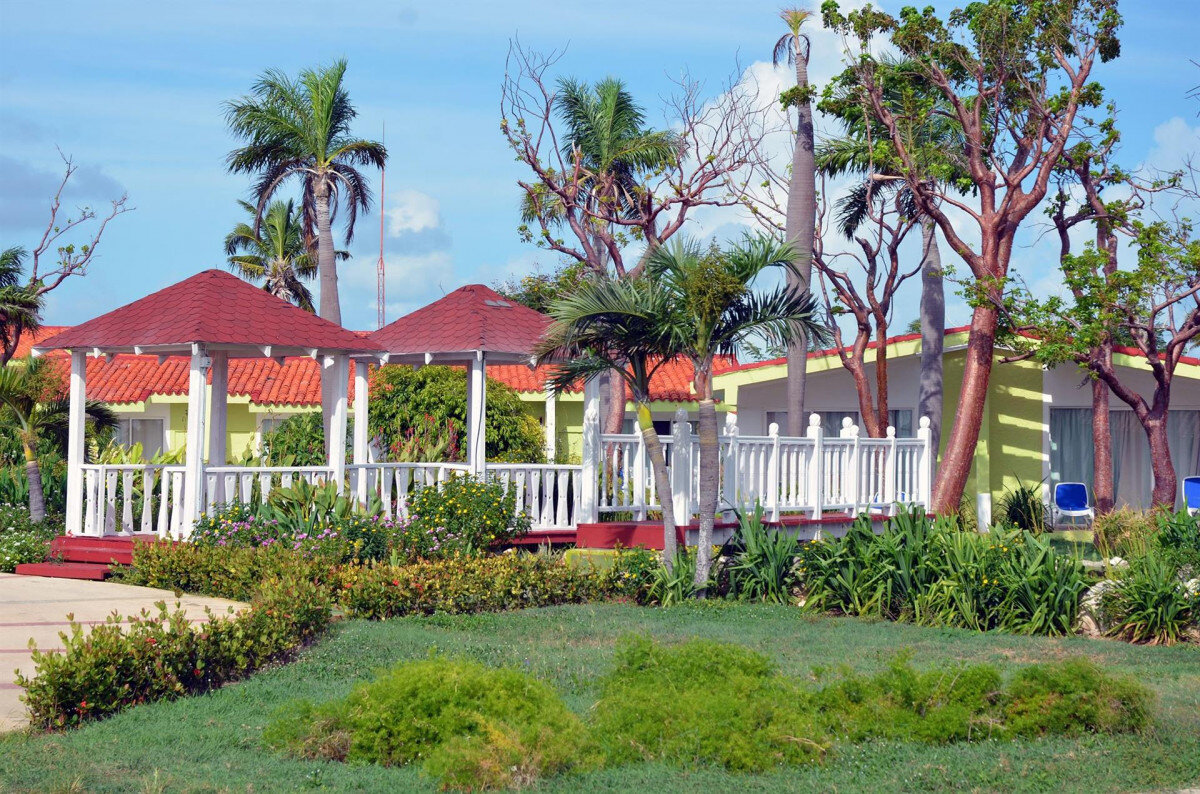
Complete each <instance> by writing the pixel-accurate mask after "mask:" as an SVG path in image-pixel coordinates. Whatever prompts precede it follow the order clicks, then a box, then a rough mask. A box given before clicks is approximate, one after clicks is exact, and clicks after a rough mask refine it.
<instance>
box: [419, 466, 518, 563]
mask: <svg viewBox="0 0 1200 794" xmlns="http://www.w3.org/2000/svg"><path fill="white" fill-rule="evenodd" d="M516 500H517V489H516V488H508V489H506V488H505V487H504V486H503V485H501V484H500V483H499V482H496V481H494V480H490V481H486V482H481V481H480V480H477V479H475V478H473V477H466V476H461V477H451V478H450V479H448V480H446V481H445V482H443V483H441V484H440V485H426V486H423V487H420V488H417V489H415V490H414V491H413V493H412V495H411V497H410V498H409V503H408V512H409V523H408V527H407V529H406V532H405V542H406V545H407V550H408V551H410V552H411V554H410V556H414V557H419V558H422V559H440V558H445V557H453V556H459V555H477V554H482V553H483V552H485V551H487V549H488V548H489V547H491V546H493V545H497V544H503V543H508V542H510V541H512V540H514V539H515V538H519V537H521V536H522V535H524V534H525V533H526V532H528V531H529V517H528V516H527V515H526V514H525V513H517V506H516V505H517V501H516Z"/></svg>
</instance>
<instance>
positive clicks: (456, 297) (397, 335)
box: [369, 284, 550, 359]
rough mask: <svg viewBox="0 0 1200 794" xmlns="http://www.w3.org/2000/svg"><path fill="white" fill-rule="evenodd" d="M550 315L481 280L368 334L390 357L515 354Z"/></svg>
mask: <svg viewBox="0 0 1200 794" xmlns="http://www.w3.org/2000/svg"><path fill="white" fill-rule="evenodd" d="M549 324H550V318H549V317H547V316H546V315H544V314H542V313H541V312H536V311H534V310H533V309H530V308H529V307H527V306H522V305H521V304H519V303H515V302H513V301H510V300H507V299H505V298H504V297H503V296H501V295H499V294H498V293H496V292H495V291H494V290H491V289H488V288H487V287H485V286H483V285H482V284H468V285H467V286H465V287H459V288H458V289H456V290H454V291H453V292H451V293H450V294H449V295H446V296H444V297H442V298H439V299H438V300H436V301H434V302H433V303H431V304H429V305H428V306H424V307H422V308H420V309H417V310H416V311H415V312H412V313H410V314H406V315H405V316H403V317H401V318H400V319H399V320H396V321H395V322H392V323H389V324H388V325H385V326H384V327H383V328H380V329H379V330H378V331H376V332H375V333H373V334H371V336H370V337H369V338H370V339H371V341H373V342H375V343H377V344H379V345H380V346H382V347H383V348H384V349H385V350H387V351H388V352H389V353H392V354H395V355H417V354H425V353H433V354H434V355H436V354H438V353H441V354H455V353H473V352H475V351H479V350H482V351H483V352H485V353H497V354H501V355H504V356H507V357H509V358H514V359H515V358H521V357H524V356H529V355H531V354H532V353H533V348H534V346H535V345H536V344H537V342H538V340H539V339H540V338H541V336H542V332H543V331H545V330H546V326H547V325H549Z"/></svg>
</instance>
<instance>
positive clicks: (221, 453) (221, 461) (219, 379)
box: [208, 351, 229, 504]
mask: <svg viewBox="0 0 1200 794" xmlns="http://www.w3.org/2000/svg"><path fill="white" fill-rule="evenodd" d="M208 405H209V408H208V465H209V466H224V465H225V464H226V462H227V458H228V455H227V454H226V453H227V450H226V448H225V446H226V444H225V426H226V424H227V422H228V411H229V354H228V353H226V352H224V351H221V352H216V351H214V352H213V354H212V393H211V396H210V397H209V403H208ZM210 499H211V500H212V503H213V504H224V503H225V499H226V497H225V476H224V475H221V476H219V477H217V478H216V482H215V483H214V484H213V493H212V494H211V495H210Z"/></svg>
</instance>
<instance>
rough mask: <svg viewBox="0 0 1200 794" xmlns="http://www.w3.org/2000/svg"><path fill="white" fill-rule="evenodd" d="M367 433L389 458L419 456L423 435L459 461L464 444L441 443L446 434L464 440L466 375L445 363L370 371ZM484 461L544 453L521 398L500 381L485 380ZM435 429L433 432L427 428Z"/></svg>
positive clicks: (536, 458) (524, 459) (527, 459)
mask: <svg viewBox="0 0 1200 794" xmlns="http://www.w3.org/2000/svg"><path fill="white" fill-rule="evenodd" d="M370 423H371V436H372V437H373V438H375V439H376V441H377V442H378V443H379V444H380V446H381V447H383V448H384V449H386V450H387V451H388V455H389V459H391V460H400V459H402V458H408V459H412V456H413V455H414V454H416V455H417V456H418V457H424V458H425V460H429V459H430V458H429V457H428V456H426V455H422V454H420V453H422V452H425V453H427V452H429V450H420V452H418V451H417V450H414V449H413V447H414V445H416V446H417V447H420V446H422V445H423V442H422V439H427V440H428V442H429V443H430V444H431V445H432V446H436V447H437V449H438V450H439V451H444V454H445V455H446V458H445V459H446V460H451V461H454V460H462V459H463V455H464V450H465V447H466V444H465V443H459V444H451V445H449V446H448V447H445V446H444V442H445V440H446V439H447V438H449V437H451V436H454V435H457V437H460V438H462V439H464V441H465V437H466V427H467V373H466V371H465V370H463V369H456V368H451V367H445V366H429V367H421V368H420V369H416V370H414V369H413V368H412V367H407V366H399V365H394V366H385V367H380V368H379V369H378V370H376V371H375V372H374V373H372V375H371V419H370ZM485 423H486V425H487V428H486V430H487V432H486V437H487V452H486V454H487V459H488V460H495V461H513V462H517V463H537V462H541V461H542V460H543V459H544V457H545V449H544V447H545V441H544V437H543V433H542V428H541V425H540V424H539V423H538V421H537V419H535V418H534V417H533V416H532V415H531V414H530V413H529V411H528V410H526V408H525V405H524V403H523V402H522V400H521V398H520V396H519V395H518V394H517V393H516V392H515V391H514V390H513V389H511V388H510V387H508V386H506V385H505V384H503V383H500V382H499V381H495V380H491V379H489V380H488V382H487V410H486V413H485ZM431 427H435V428H438V429H439V432H438V433H437V434H432V433H430V432H429V429H430V428H431Z"/></svg>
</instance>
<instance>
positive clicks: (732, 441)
mask: <svg viewBox="0 0 1200 794" xmlns="http://www.w3.org/2000/svg"><path fill="white" fill-rule="evenodd" d="M725 437H726V438H727V439H728V445H727V447H726V450H725V465H724V466H723V468H724V472H723V474H724V477H723V478H722V486H723V487H722V491H721V494H722V498H723V499H724V501H725V503H726V504H727V505H729V506H730V507H737V506H738V485H739V481H740V480H741V477H742V472H741V466H739V465H738V426H737V414H735V413H733V412H732V411H730V412H729V413H727V414H725Z"/></svg>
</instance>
